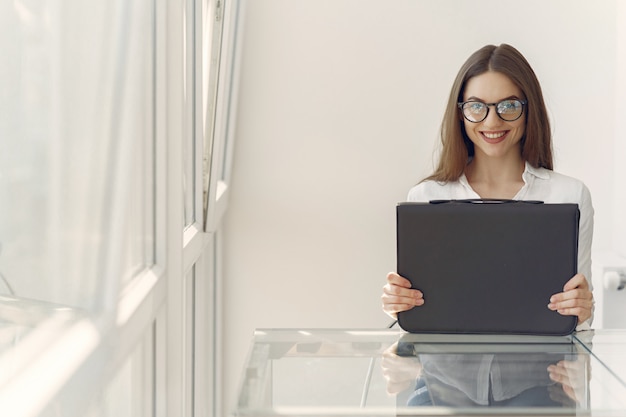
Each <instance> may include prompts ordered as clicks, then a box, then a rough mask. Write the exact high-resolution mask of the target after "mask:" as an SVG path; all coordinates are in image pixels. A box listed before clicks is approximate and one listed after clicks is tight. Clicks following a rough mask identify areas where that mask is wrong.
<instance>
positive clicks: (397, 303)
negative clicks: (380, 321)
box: [382, 272, 424, 318]
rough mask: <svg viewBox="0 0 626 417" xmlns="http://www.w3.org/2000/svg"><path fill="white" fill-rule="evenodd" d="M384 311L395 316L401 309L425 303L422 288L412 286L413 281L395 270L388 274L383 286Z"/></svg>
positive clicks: (405, 309)
mask: <svg viewBox="0 0 626 417" xmlns="http://www.w3.org/2000/svg"><path fill="white" fill-rule="evenodd" d="M382 300H383V311H384V312H385V313H387V314H388V315H390V316H391V317H393V318H397V317H398V313H399V312H401V311H407V310H410V309H412V308H413V307H415V306H421V305H422V304H424V295H423V294H422V292H421V291H420V290H416V289H413V288H411V281H409V280H408V279H406V278H404V277H401V276H400V275H398V274H396V273H395V272H390V273H389V274H387V284H385V286H384V287H383V295H382Z"/></svg>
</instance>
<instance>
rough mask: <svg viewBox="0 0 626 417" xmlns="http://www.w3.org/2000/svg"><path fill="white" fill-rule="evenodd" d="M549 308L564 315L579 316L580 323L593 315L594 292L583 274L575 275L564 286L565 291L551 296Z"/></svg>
mask: <svg viewBox="0 0 626 417" xmlns="http://www.w3.org/2000/svg"><path fill="white" fill-rule="evenodd" d="M548 308H549V309H550V310H553V311H557V312H558V313H559V314H562V315H564V316H578V323H579V324H580V323H582V322H584V321H585V320H587V319H589V317H591V310H592V308H593V293H592V292H591V291H590V290H589V283H588V282H587V278H585V276H584V275H583V274H576V275H574V276H573V277H572V278H571V279H570V280H569V281H567V283H565V286H564V287H563V292H560V293H558V294H554V295H553V296H552V297H550V304H548Z"/></svg>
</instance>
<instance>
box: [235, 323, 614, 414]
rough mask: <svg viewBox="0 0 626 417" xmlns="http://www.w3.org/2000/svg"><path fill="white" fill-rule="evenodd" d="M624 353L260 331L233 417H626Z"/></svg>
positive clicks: (503, 339) (541, 342)
mask: <svg viewBox="0 0 626 417" xmlns="http://www.w3.org/2000/svg"><path fill="white" fill-rule="evenodd" d="M624 349H626V332H620V331H614V332H601V331H589V332H581V333H578V334H574V335H572V336H565V337H560V336H559V337H550V336H506V335H488V336H487V335H432V334H409V333H405V332H404V331H401V330H347V329H346V330H341V329H332V330H331V329H314V330H298V329H266V330H258V331H256V332H255V335H254V339H253V343H252V346H251V349H250V353H249V357H248V360H247V363H246V365H245V367H244V373H243V376H242V378H241V386H240V391H239V397H238V403H237V405H236V408H235V410H234V414H235V415H237V416H311V415H316V416H352V415H354V416H364V415H367V416H387V415H395V416H403V415H414V416H417V415H472V416H474V415H594V416H595V415H597V416H624V415H626V383H625V382H624V381H625V380H626V378H625V377H624V372H623V371H624V368H623V367H622V364H623V362H622V361H623V359H621V358H620V352H624ZM621 356H624V354H623V353H622V355H621Z"/></svg>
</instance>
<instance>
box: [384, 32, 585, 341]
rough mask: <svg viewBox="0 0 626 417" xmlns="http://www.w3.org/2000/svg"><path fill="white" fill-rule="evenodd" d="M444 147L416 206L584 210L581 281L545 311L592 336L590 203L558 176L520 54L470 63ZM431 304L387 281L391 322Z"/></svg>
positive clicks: (498, 52) (395, 278)
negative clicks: (531, 204)
mask: <svg viewBox="0 0 626 417" xmlns="http://www.w3.org/2000/svg"><path fill="white" fill-rule="evenodd" d="M441 142H442V149H441V157H440V160H439V164H438V166H437V168H436V170H435V172H434V173H433V174H432V175H431V176H429V177H428V178H426V179H425V180H423V181H422V182H420V183H419V184H418V185H416V186H415V187H413V188H412V189H411V190H410V191H409V195H408V200H409V201H421V202H427V201H429V200H439V199H471V198H496V199H515V200H540V201H544V202H545V203H576V204H578V206H579V210H580V225H579V246H578V272H579V273H578V274H576V275H575V276H573V277H572V278H571V279H570V280H569V281H568V282H567V283H566V284H565V286H564V287H563V292H560V293H558V294H554V295H552V296H551V297H550V299H549V300H546V304H547V308H549V309H550V310H553V311H556V312H558V313H559V314H562V315H573V316H577V317H578V323H579V324H578V326H577V330H583V329H588V328H589V326H590V324H591V320H592V318H593V294H592V292H591V282H590V278H591V240H592V235H593V207H592V204H591V196H590V193H589V190H588V189H587V187H586V186H585V185H584V184H583V183H582V182H580V181H578V180H576V179H574V178H570V177H567V176H565V175H562V174H558V173H556V172H554V171H552V165H553V164H552V140H551V132H550V123H549V121H548V115H547V111H546V107H545V103H544V100H543V94H542V92H541V87H540V85H539V81H538V80H537V77H536V76H535V73H534V71H533V70H532V68H531V67H530V65H529V64H528V62H527V61H526V59H525V58H524V57H523V56H522V55H521V54H520V53H519V52H518V51H517V50H516V49H515V48H513V47H511V46H509V45H506V44H502V45H500V46H494V45H488V46H485V47H483V48H481V49H479V50H478V51H476V52H475V53H474V54H472V55H471V56H470V57H469V58H468V60H467V61H466V62H465V64H464V65H463V66H462V67H461V70H460V71H459V73H458V75H457V77H456V79H455V81H454V84H453V86H452V91H451V92H450V98H449V100H448V105H447V108H446V111H445V114H444V119H443V123H442V125H441ZM511 297H515V294H511ZM427 298H428V294H426V295H425V294H422V292H421V291H419V289H415V288H411V283H410V282H409V281H408V280H407V279H405V278H403V277H401V276H400V275H398V274H396V273H395V272H391V273H389V274H388V275H387V284H386V285H385V286H384V287H383V296H382V300H383V310H384V311H385V312H386V313H387V314H389V315H390V316H392V317H394V318H395V317H396V316H397V313H399V312H401V311H406V310H409V309H411V308H419V306H421V305H423V304H424V303H425V302H427V301H426V299H427Z"/></svg>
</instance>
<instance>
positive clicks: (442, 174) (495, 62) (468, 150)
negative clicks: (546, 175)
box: [426, 44, 552, 182]
mask: <svg viewBox="0 0 626 417" xmlns="http://www.w3.org/2000/svg"><path fill="white" fill-rule="evenodd" d="M487 71H495V72H499V73H502V74H504V75H506V76H507V77H509V78H510V79H511V81H513V83H515V84H516V85H517V86H518V87H519V89H520V90H522V94H524V96H525V98H526V101H527V102H528V104H527V105H526V110H525V111H526V129H525V133H524V136H523V137H522V140H521V152H522V159H524V160H525V161H528V162H529V163H530V164H531V165H532V166H534V167H537V168H538V167H543V168H547V169H550V170H551V169H552V138H551V130H550V121H549V120H548V112H547V110H546V105H545V103H544V100H543V93H542V92H541V86H540V85H539V80H538V79H537V76H536V75H535V72H534V71H533V69H532V68H531V66H530V64H528V61H526V58H524V56H523V55H522V54H521V53H520V52H519V51H518V50H517V49H515V48H513V47H512V46H510V45H507V44H502V45H500V46H495V45H487V46H484V47H483V48H481V49H479V50H478V51H476V52H474V53H473V54H472V55H471V56H470V57H469V58H468V59H467V61H465V63H464V64H463V66H462V67H461V69H460V70H459V73H458V74H457V76H456V79H455V80H454V84H453V85H452V89H451V91H450V97H449V99H448V105H447V107H446V111H445V113H444V116H443V121H442V123H441V145H442V147H441V154H440V159H439V165H438V166H437V168H436V169H435V172H434V173H433V174H432V175H430V176H429V177H428V178H426V179H427V180H436V181H441V182H448V181H456V180H458V179H459V177H460V176H461V175H462V174H463V171H464V170H465V167H466V166H467V164H468V162H469V158H470V157H472V156H473V155H474V144H473V143H472V142H471V141H470V139H469V137H468V136H467V134H466V133H465V126H464V123H463V117H462V116H461V114H460V111H459V108H458V106H457V103H459V102H461V101H463V93H464V92H465V86H466V85H467V82H468V81H469V79H470V78H472V77H475V76H477V75H481V74H483V73H485V72H487Z"/></svg>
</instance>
